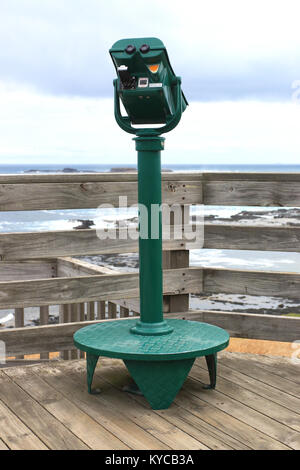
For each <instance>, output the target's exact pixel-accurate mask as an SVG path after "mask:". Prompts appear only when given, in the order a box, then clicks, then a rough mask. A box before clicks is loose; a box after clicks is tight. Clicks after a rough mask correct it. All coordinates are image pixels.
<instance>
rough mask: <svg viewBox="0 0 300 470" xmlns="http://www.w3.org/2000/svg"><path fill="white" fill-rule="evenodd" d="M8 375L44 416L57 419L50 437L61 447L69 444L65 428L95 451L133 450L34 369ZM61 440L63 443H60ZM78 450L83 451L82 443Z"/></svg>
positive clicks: (10, 371) (19, 369)
mask: <svg viewBox="0 0 300 470" xmlns="http://www.w3.org/2000/svg"><path fill="white" fill-rule="evenodd" d="M46 370H47V369H45V372H46ZM49 373H51V371H49ZM6 374H7V375H8V376H9V377H10V378H11V380H13V381H14V383H17V384H18V385H19V387H20V389H22V390H23V391H24V392H26V394H28V395H29V396H30V397H31V398H32V399H33V400H35V401H36V402H37V403H39V405H41V406H42V407H43V413H44V415H45V411H44V409H45V410H47V412H48V413H49V414H50V415H51V416H53V417H54V418H55V421H54V420H52V421H54V422H55V423H57V428H54V429H53V427H51V426H49V428H48V436H49V437H48V440H49V438H50V439H54V440H55V441H56V442H57V444H58V445H59V446H60V447H63V448H64V449H66V448H67V444H68V443H66V445H65V437H64V436H59V431H60V429H64V428H65V430H66V434H65V435H66V436H68V433H72V434H74V436H76V438H78V439H79V440H80V441H82V442H83V443H84V444H85V445H86V446H87V447H89V448H91V449H94V450H97V449H98V450H99V449H103V450H104V449H111V450H113V449H118V450H124V449H127V450H128V449H129V447H128V446H126V445H125V444H124V443H123V442H122V441H121V440H120V439H118V438H117V437H115V436H114V435H113V434H112V433H110V432H109V431H107V430H106V429H105V427H103V426H101V425H100V424H99V423H97V422H96V421H94V419H93V418H92V417H90V416H89V415H87V414H86V413H84V412H83V411H81V410H80V409H79V408H78V407H77V406H76V405H75V404H74V403H72V401H71V400H70V399H67V398H65V397H64V395H63V394H62V393H61V392H60V391H59V390H57V389H54V388H53V387H51V386H50V385H48V384H47V383H46V382H45V381H44V380H43V379H41V378H40V377H38V375H36V374H34V369H33V368H27V369H26V371H24V369H23V368H14V369H9V370H7V371H6ZM57 431H58V432H57ZM57 434H58V435H57ZM59 437H60V442H58V441H57V440H58V439H59ZM51 448H53V446H52V447H51ZM78 448H82V447H81V443H80V445H79V447H78Z"/></svg>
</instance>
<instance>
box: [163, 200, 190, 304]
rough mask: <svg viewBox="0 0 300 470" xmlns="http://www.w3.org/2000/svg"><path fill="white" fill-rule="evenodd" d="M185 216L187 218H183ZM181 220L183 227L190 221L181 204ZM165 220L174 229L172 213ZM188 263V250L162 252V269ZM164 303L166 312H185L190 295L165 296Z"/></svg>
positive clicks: (188, 214)
mask: <svg viewBox="0 0 300 470" xmlns="http://www.w3.org/2000/svg"><path fill="white" fill-rule="evenodd" d="M188 209H189V208H188ZM185 218H187V219H188V220H185ZM181 221H182V226H183V227H186V223H189V222H190V211H189V210H188V211H187V212H185V208H184V207H183V206H181ZM163 222H164V221H163ZM166 222H167V223H169V224H170V228H171V230H172V229H174V213H171V214H170V220H169V221H166ZM171 233H172V232H171ZM189 265H190V256H189V251H188V250H176V251H164V252H163V268H164V269H176V268H186V267H189ZM164 304H167V306H166V310H167V311H168V312H186V311H187V310H188V309H189V304H190V296H189V294H180V295H170V296H165V297H164ZM164 309H165V305H164Z"/></svg>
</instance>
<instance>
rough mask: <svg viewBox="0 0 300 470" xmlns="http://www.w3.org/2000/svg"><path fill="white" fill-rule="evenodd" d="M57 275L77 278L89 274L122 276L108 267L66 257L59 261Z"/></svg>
mask: <svg viewBox="0 0 300 470" xmlns="http://www.w3.org/2000/svg"><path fill="white" fill-rule="evenodd" d="M57 274H58V276H59V277H76V276H87V275H89V274H120V272H119V271H116V270H115V269H111V268H108V267H106V266H98V265H97V264H92V263H89V262H87V261H83V260H79V259H76V258H71V257H64V258H58V259H57Z"/></svg>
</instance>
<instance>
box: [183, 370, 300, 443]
mask: <svg viewBox="0 0 300 470" xmlns="http://www.w3.org/2000/svg"><path fill="white" fill-rule="evenodd" d="M191 377H192V379H191V378H189V379H188V383H187V385H186V387H189V391H190V393H192V394H193V395H195V396H199V397H200V398H201V399H203V400H205V401H206V402H208V403H210V404H211V405H213V406H215V407H216V408H218V409H220V410H222V411H225V412H226V413H228V414H230V415H231V416H233V417H235V418H237V419H239V420H240V421H242V422H244V423H247V424H249V425H250V426H252V427H253V428H254V429H256V430H257V431H260V432H263V433H264V434H266V435H267V436H269V437H271V438H272V439H274V440H276V441H278V443H280V442H281V443H282V444H284V445H285V446H288V447H290V448H292V449H295V450H299V449H300V433H299V432H298V431H296V430H294V429H292V428H291V427H290V426H286V425H284V424H282V423H281V422H279V421H277V417H278V414H277V411H279V408H280V410H281V411H282V412H283V411H284V408H283V407H279V406H278V405H276V404H275V403H271V402H270V403H268V400H265V399H262V398H261V397H259V395H255V394H252V395H251V393H250V392H249V391H248V390H245V389H243V388H242V387H238V386H234V384H232V383H231V382H229V381H226V380H224V379H222V378H221V377H219V378H218V385H217V389H216V390H209V392H210V393H207V391H205V390H203V388H201V387H200V386H199V381H200V382H201V383H202V384H203V383H206V382H207V371H206V370H203V371H202V370H200V368H197V367H196V368H193V370H192V372H191ZM262 403H263V404H264V405H265V408H264V409H261V406H262ZM287 412H288V413H290V412H289V411H288V410H287ZM270 416H272V417H270Z"/></svg>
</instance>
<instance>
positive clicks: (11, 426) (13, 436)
mask: <svg viewBox="0 0 300 470" xmlns="http://www.w3.org/2000/svg"><path fill="white" fill-rule="evenodd" d="M0 421H1V426H0V438H1V439H2V440H3V441H4V442H5V444H6V445H7V446H8V447H9V448H10V449H11V450H47V449H48V448H47V446H46V445H45V444H44V443H43V442H42V441H41V440H40V439H39V438H38V437H37V436H36V435H35V434H34V433H33V432H32V431H31V430H30V429H29V428H28V427H27V426H25V424H24V423H22V421H21V420H20V419H19V418H18V417H17V416H16V415H15V414H14V413H13V412H12V411H11V410H10V409H9V408H8V407H7V406H6V405H5V404H4V403H3V402H2V401H1V400H0Z"/></svg>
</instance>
